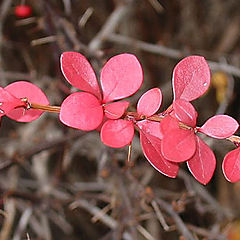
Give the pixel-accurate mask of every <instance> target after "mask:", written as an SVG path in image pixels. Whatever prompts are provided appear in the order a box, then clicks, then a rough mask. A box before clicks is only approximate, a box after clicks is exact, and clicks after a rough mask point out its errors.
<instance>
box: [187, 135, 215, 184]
mask: <svg viewBox="0 0 240 240" xmlns="http://www.w3.org/2000/svg"><path fill="white" fill-rule="evenodd" d="M196 142H197V149H196V152H195V154H194V155H193V157H192V158H191V159H189V160H188V161H187V166H188V169H189V170H190V172H191V173H192V175H193V176H194V177H195V178H196V179H197V180H198V181H199V182H200V183H202V184H207V183H208V182H209V181H210V180H211V178H212V176H213V173H214V171H215V168H216V158H215V155H214V153H213V151H212V150H211V148H210V147H209V146H208V145H207V144H206V143H205V142H204V141H203V140H202V139H200V137H198V136H196Z"/></svg>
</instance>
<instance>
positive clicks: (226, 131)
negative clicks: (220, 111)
mask: <svg viewBox="0 0 240 240" xmlns="http://www.w3.org/2000/svg"><path fill="white" fill-rule="evenodd" d="M238 127H239V124H238V122H237V121H236V120H235V119H234V118H232V117H230V116H228V115H216V116H213V117H211V118H209V119H208V120H207V121H206V122H205V123H204V125H203V126H202V127H201V128H199V129H198V130H199V132H202V133H204V134H206V135H208V136H210V137H213V138H218V139H224V138H227V137H230V136H231V135H233V134H234V133H235V132H236V131H237V129H238Z"/></svg>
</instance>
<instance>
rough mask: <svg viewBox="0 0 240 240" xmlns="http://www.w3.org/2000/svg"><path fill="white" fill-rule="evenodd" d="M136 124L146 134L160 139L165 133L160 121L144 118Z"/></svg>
mask: <svg viewBox="0 0 240 240" xmlns="http://www.w3.org/2000/svg"><path fill="white" fill-rule="evenodd" d="M136 125H137V126H138V128H139V129H140V130H141V131H142V132H144V133H145V134H148V135H152V136H154V137H157V138H160V139H162V138H163V135H162V132H161V129H160V122H154V121H149V120H142V121H138V122H137V123H136Z"/></svg>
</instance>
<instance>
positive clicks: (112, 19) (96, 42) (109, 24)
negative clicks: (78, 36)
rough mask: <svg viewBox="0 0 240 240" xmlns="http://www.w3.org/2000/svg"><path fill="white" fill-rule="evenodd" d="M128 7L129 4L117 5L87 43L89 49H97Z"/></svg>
mask: <svg viewBox="0 0 240 240" xmlns="http://www.w3.org/2000/svg"><path fill="white" fill-rule="evenodd" d="M129 9H130V4H124V5H119V6H118V7H117V8H116V9H115V10H114V11H113V12H112V14H111V15H110V16H109V17H108V19H107V21H106V22H105V24H104V25H103V27H102V28H101V30H100V31H99V32H98V33H97V34H96V36H95V37H94V38H93V39H92V41H91V42H90V43H89V45H88V46H89V50H90V51H96V50H98V49H99V48H100V47H101V45H102V43H103V41H104V40H105V39H107V38H108V37H109V36H110V34H111V33H113V32H114V31H115V29H116V28H117V26H118V25H119V23H120V22H121V21H122V19H123V18H124V17H125V16H126V14H127V13H128V11H129Z"/></svg>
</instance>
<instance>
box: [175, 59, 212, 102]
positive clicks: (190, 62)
mask: <svg viewBox="0 0 240 240" xmlns="http://www.w3.org/2000/svg"><path fill="white" fill-rule="evenodd" d="M172 82H173V93H174V99H175V100H177V99H179V98H181V99H184V100H186V101H192V100H194V99H196V98H198V97H200V96H201V95H203V94H204V93H205V92H206V91H207V89H208V87H209V84H210V70H209V66H208V64H207V62H206V60H205V59H204V57H200V56H190V57H186V58H184V59H183V60H181V61H180V62H179V63H178V64H177V66H176V67H175V68H174V71H173V79H172Z"/></svg>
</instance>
